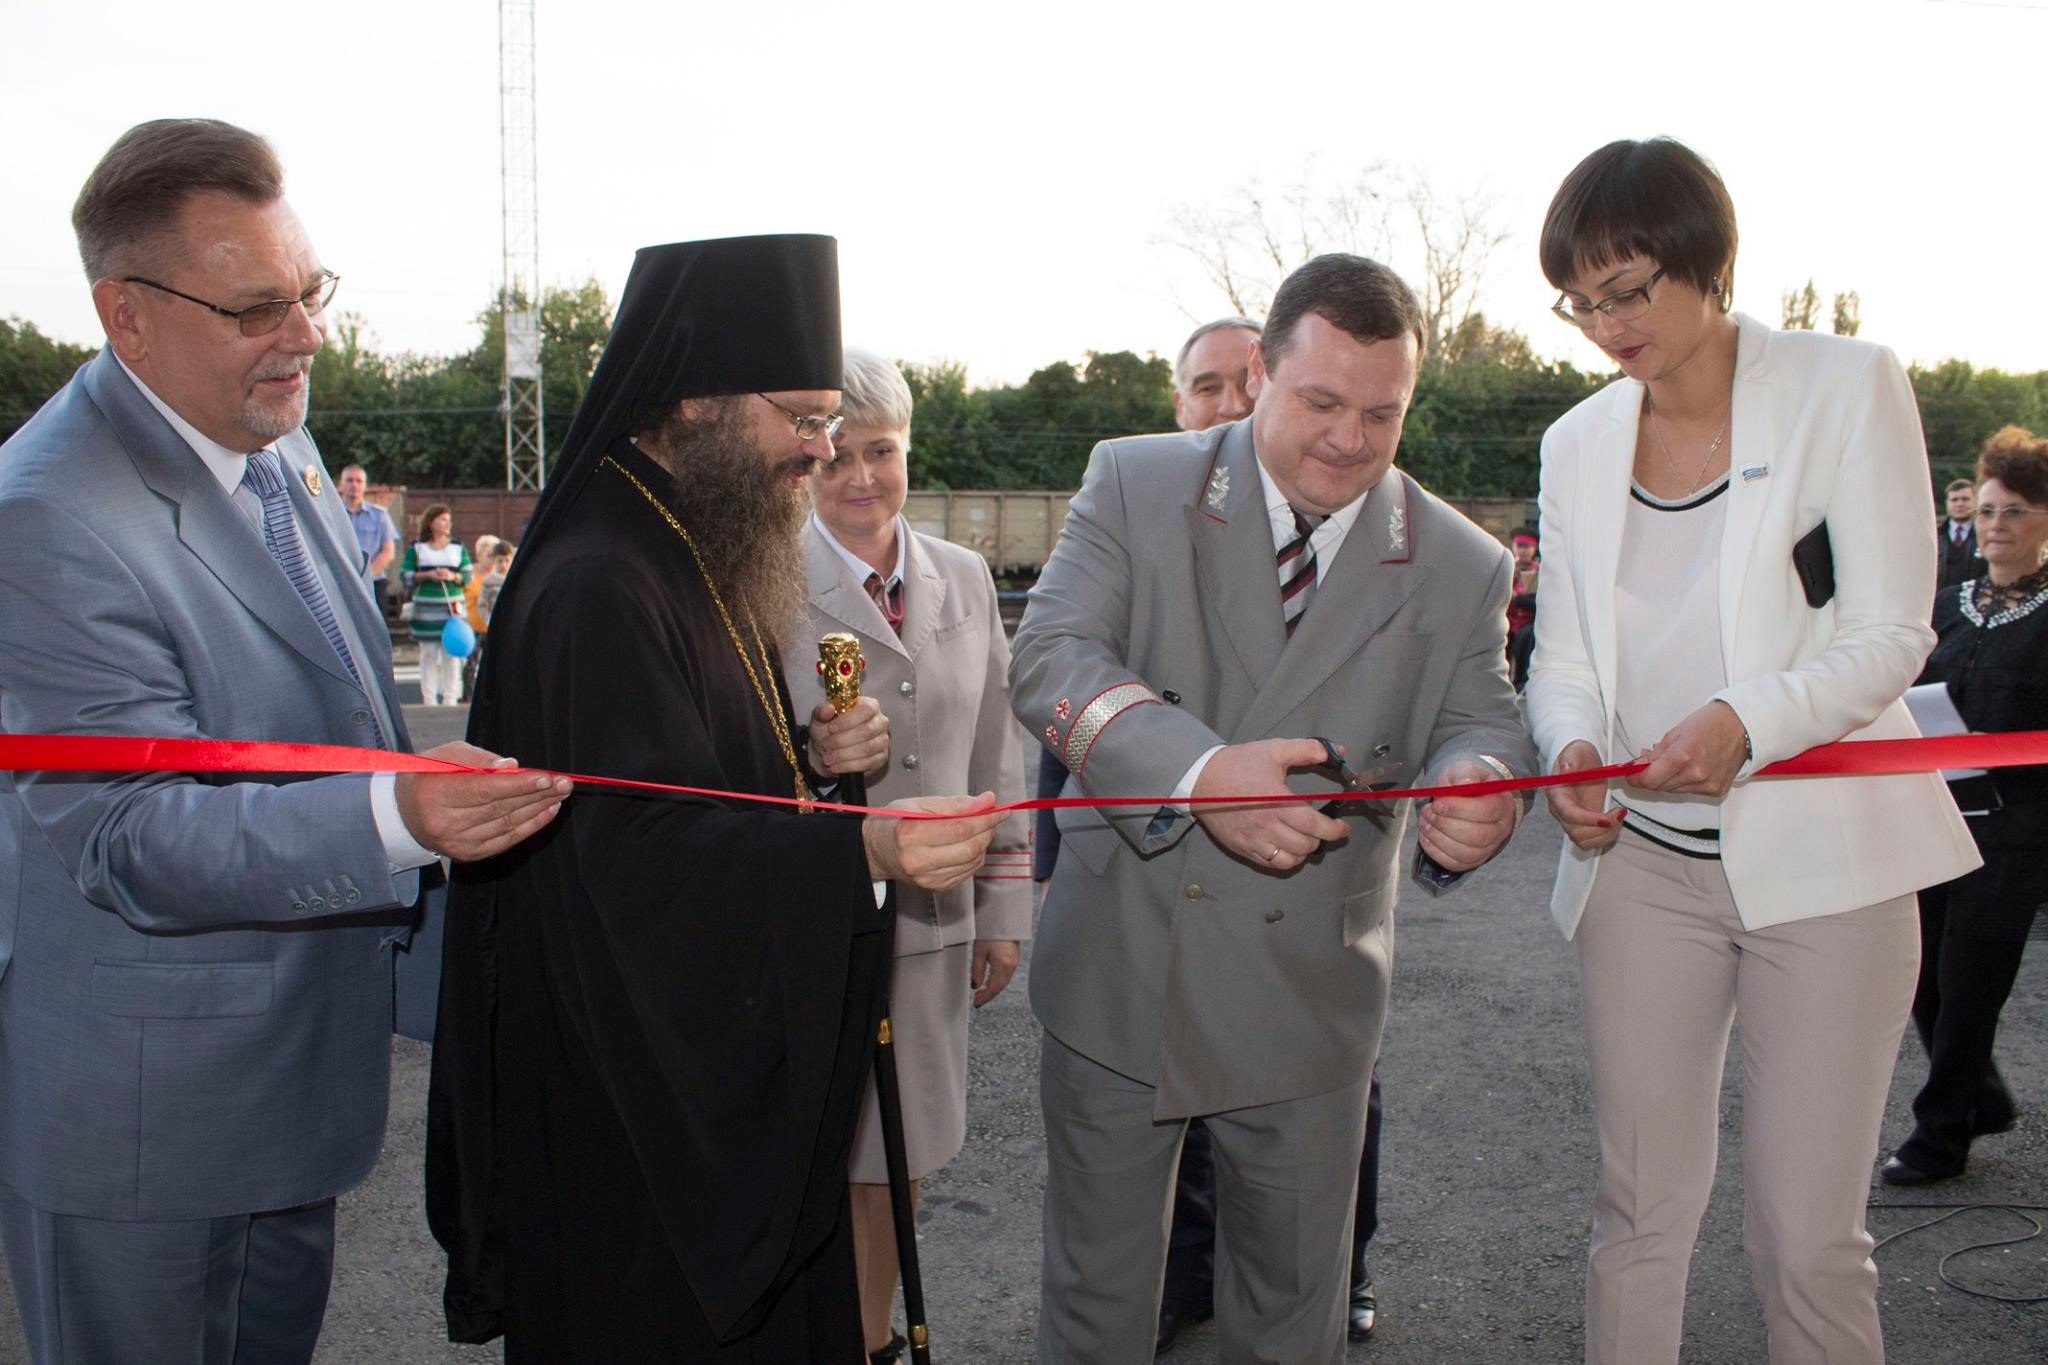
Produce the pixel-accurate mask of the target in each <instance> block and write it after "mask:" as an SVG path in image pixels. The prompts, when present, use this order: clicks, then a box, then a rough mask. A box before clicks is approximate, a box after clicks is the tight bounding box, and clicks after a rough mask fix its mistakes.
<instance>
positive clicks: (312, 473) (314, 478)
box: [305, 464, 320, 498]
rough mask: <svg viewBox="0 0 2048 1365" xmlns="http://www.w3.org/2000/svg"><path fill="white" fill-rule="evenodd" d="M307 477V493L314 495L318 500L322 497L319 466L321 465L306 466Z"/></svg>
mask: <svg viewBox="0 0 2048 1365" xmlns="http://www.w3.org/2000/svg"><path fill="white" fill-rule="evenodd" d="M305 477H306V491H307V492H308V493H311V494H312V495H313V496H314V497H316V498H317V497H319V496H320V466H319V465H316V464H309V465H307V466H306V475H305Z"/></svg>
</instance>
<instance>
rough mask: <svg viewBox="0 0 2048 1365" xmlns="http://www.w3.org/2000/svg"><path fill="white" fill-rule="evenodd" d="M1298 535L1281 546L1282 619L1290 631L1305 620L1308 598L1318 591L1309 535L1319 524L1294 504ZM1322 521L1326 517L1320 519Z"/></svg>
mask: <svg viewBox="0 0 2048 1365" xmlns="http://www.w3.org/2000/svg"><path fill="white" fill-rule="evenodd" d="M1288 510H1289V511H1292V512H1294V539H1292V540H1290V541H1288V542H1287V543H1286V544H1285V545H1282V546H1281V547H1280V553H1279V555H1278V563H1279V565H1280V619H1281V620H1282V621H1283V622H1284V623H1285V624H1286V626H1287V633H1288V635H1290V636H1292V635H1293V634H1294V628H1295V627H1296V626H1298V625H1300V624H1301V617H1302V614H1303V613H1304V612H1306V611H1307V610H1308V599H1309V598H1311V597H1314V596H1315V595H1316V551H1315V547H1314V546H1313V545H1311V544H1309V537H1310V536H1311V535H1313V534H1314V533H1315V527H1313V526H1311V525H1309V523H1308V518H1306V517H1304V516H1302V514H1301V513H1300V512H1299V511H1298V510H1296V509H1293V508H1289V509H1288ZM1316 520H1317V521H1318V522H1320V521H1321V520H1322V518H1320V517H1318V518H1317V519H1316Z"/></svg>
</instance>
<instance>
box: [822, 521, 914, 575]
mask: <svg viewBox="0 0 2048 1365" xmlns="http://www.w3.org/2000/svg"><path fill="white" fill-rule="evenodd" d="M811 525H812V526H815V527H816V528H817V530H818V534H819V535H821V536H823V537H824V538H825V543H826V544H827V545H830V546H831V547H832V552H833V553H834V554H836V555H838V556H839V558H840V561H841V562H842V563H844V564H845V565H846V567H847V568H848V569H849V570H850V571H851V572H852V574H853V581H854V582H856V583H858V584H860V585H861V587H862V588H866V587H867V582H868V575H869V574H871V573H875V572H877V570H876V568H875V566H874V565H872V564H870V563H868V562H867V561H866V560H865V559H862V558H861V557H860V556H859V555H857V554H855V553H854V552H853V551H851V550H849V549H847V548H846V547H845V546H844V545H841V544H840V543H839V537H838V536H835V535H833V534H832V528H831V527H829V526H827V525H826V524H825V519H824V518H823V517H821V516H819V515H818V514H817V513H816V512H813V513H811ZM909 545H910V528H909V527H908V526H906V525H904V524H903V514H902V513H900V512H899V513H897V514H896V567H895V568H893V569H891V570H890V571H889V572H888V573H887V574H884V575H883V577H882V587H883V588H885V589H887V588H893V587H895V586H896V585H897V584H898V583H901V582H902V581H903V566H904V557H905V552H906V550H907V549H908V547H909Z"/></svg>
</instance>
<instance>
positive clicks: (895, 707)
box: [782, 523, 1032, 957]
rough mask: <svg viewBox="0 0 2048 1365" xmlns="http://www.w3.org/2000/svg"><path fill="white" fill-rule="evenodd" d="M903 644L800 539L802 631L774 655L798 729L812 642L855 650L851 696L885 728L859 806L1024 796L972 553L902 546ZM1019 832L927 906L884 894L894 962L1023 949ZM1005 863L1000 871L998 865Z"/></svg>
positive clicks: (980, 572)
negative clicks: (880, 754) (829, 639)
mask: <svg viewBox="0 0 2048 1365" xmlns="http://www.w3.org/2000/svg"><path fill="white" fill-rule="evenodd" d="M903 559H904V564H903V579H904V582H903V630H902V633H901V634H900V635H899V634H898V633H897V632H896V631H893V630H891V629H889V622H888V621H887V620H886V619H885V618H884V617H883V615H882V611H881V608H879V607H877V606H876V605H875V601H874V599H873V598H872V597H870V596H868V592H867V587H866V585H865V580H860V581H856V579H855V578H854V575H853V571H852V569H851V568H849V567H848V566H847V564H846V561H845V560H843V559H841V558H840V557H839V555H838V554H837V553H836V552H835V551H834V550H833V549H832V547H831V546H830V545H829V544H827V543H826V541H825V538H824V537H823V536H821V535H819V534H818V532H817V527H816V526H815V525H812V524H810V523H806V524H805V527H804V567H805V572H806V574H807V576H808V578H809V584H810V586H809V590H808V599H807V601H806V604H805V608H804V614H803V618H802V619H801V620H800V621H799V622H798V624H797V627H796V629H795V631H794V632H793V633H792V634H791V636H790V638H789V639H787V640H785V641H784V642H783V645H782V671H783V674H784V675H785V677H786V678H787V679H788V681H789V692H790V700H791V702H792V703H793V705H794V706H795V708H796V711H797V714H798V715H799V716H804V717H808V716H809V715H810V714H811V712H812V711H814V710H816V709H817V707H818V703H820V702H822V701H824V700H825V689H824V685H823V683H821V682H820V681H819V678H818V670H817V663H818V637H819V636H820V635H823V634H826V633H827V632H829V631H835V630H844V631H851V632H852V633H853V634H855V635H857V636H859V637H860V643H861V654H862V656H863V657H864V658H866V660H867V672H866V675H865V676H864V678H863V680H862V687H861V691H862V692H863V693H864V694H866V695H868V696H872V697H873V698H875V700H876V701H877V702H878V703H880V705H881V708H882V714H883V715H885V716H887V717H888V718H889V766H888V768H887V769H885V770H884V771H882V772H880V773H877V774H871V775H870V776H869V777H868V800H869V801H870V802H872V803H874V804H877V805H882V804H886V803H888V802H890V801H897V800H901V799H902V798H904V797H908V796H958V795H962V794H965V795H969V796H971V795H973V794H975V793H977V792H983V791H993V792H994V793H995V794H996V797H997V799H998V800H1002V801H1015V800H1017V799H1019V798H1020V797H1021V796H1022V795H1023V792H1024V768H1023V759H1022V757H1021V751H1020V749H1019V746H1018V743H1017V726H1016V723H1015V722H1014V721H1012V720H1011V719H1010V683H1009V678H1008V673H1009V667H1010V645H1009V641H1007V640H1006V639H1004V638H1003V624H1002V620H1001V618H1000V617H999V616H998V615H997V611H996V585H995V580H994V579H993V578H991V577H990V576H989V571H988V565H987V563H986V562H985V561H983V559H982V558H981V556H980V555H977V554H975V553H974V552H973V551H972V550H966V549H962V548H961V547H960V546H958V545H953V544H950V543H948V542H946V541H943V540H934V539H933V538H932V537H930V536H926V535H920V534H918V533H917V532H915V531H913V532H911V533H910V539H909V543H908V544H907V545H906V546H905V547H904V556H903ZM1028 832H1029V825H1028V824H1027V822H1026V820H1025V817H1024V815H1023V814H1022V813H1016V814H1012V815H1011V816H1010V817H1009V818H1008V819H1006V820H1004V821H1003V823H1002V824H1000V825H998V826H997V827H996V834H995V838H994V840H993V841H992V842H991V843H990V845H989V852H990V861H989V864H988V866H987V867H985V868H984V869H983V875H980V876H978V877H976V878H975V879H974V880H972V881H969V882H965V883H962V884H961V885H959V886H956V887H954V888H953V889H952V890H951V891H947V892H944V893H942V894H940V895H937V896H934V895H933V894H932V893H931V892H929V891H921V890H919V889H918V888H917V887H914V886H911V885H909V884H908V883H905V882H898V883H897V885H896V955H897V956H898V957H905V956H908V955H910V954H912V953H929V952H935V951H937V950H938V949H940V948H945V947H950V946H952V945H953V944H956V943H966V942H970V941H972V940H974V939H977V938H991V939H1011V940H1022V939H1027V938H1029V937H1031V900H1032V897H1031V881H1030V875H1031V874H1030V871H1029V868H1028V867H1027V866H1025V865H1024V854H1025V852H1026V849H1027V847H1028V846H1027V843H1026V840H1027V838H1028ZM1006 854H1007V855H1009V856H1007V857H1005V856H1002V855H1006Z"/></svg>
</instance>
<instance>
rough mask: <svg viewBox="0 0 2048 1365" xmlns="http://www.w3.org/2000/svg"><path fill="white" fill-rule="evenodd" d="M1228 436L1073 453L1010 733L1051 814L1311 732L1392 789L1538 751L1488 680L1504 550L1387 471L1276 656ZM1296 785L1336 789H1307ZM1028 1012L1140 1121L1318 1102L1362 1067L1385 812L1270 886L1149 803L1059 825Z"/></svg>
mask: <svg viewBox="0 0 2048 1365" xmlns="http://www.w3.org/2000/svg"><path fill="white" fill-rule="evenodd" d="M1256 460H1257V456H1256V454H1255V453H1254V451H1253V448H1252V433H1251V424H1250V422H1249V421H1242V422H1237V423H1233V424H1231V425H1228V426H1222V427H1216V428H1212V429H1211V430H1209V431H1206V432H1201V433H1195V434H1180V435H1168V436H1141V437H1134V438H1130V439H1126V440H1117V441H1108V442H1105V443H1103V444H1102V445H1100V446H1097V447H1096V449H1095V454H1094V456H1093V458H1092V459H1091V460H1090V461H1089V466H1088V474H1087V478H1086V480H1085V482H1084V483H1083V485H1082V487H1081V491H1080V492H1079V493H1078V494H1076V495H1075V498H1074V501H1073V504H1072V507H1071V509H1070V510H1069V512H1068V514H1067V520H1066V526H1065V530H1064V532H1063V534H1062V535H1061V537H1060V541H1059V545H1058V547H1057V548H1056V549H1055V550H1054V551H1053V554H1052V558H1051V560H1050V561H1049V562H1048V563H1047V564H1046V566H1045V570H1044V572H1043V573H1042V574H1041V575H1040V576H1039V579H1038V584H1037V586H1036V587H1035V588H1034V589H1033V590H1032V594H1031V603H1030V606H1029V607H1028V608H1027V609H1026V610H1025V613H1024V620H1023V622H1022V623H1021V624H1020V625H1019V627H1018V629H1017V642H1016V657H1015V662H1014V663H1013V664H1012V665H1011V670H1010V684H1011V691H1012V694H1013V696H1014V699H1015V702H1016V707H1017V716H1018V718H1019V719H1020V720H1022V721H1023V722H1024V724H1025V725H1026V727H1027V728H1028V729H1029V730H1030V731H1031V733H1033V734H1035V735H1037V736H1039V737H1040V738H1041V739H1042V740H1043V741H1044V742H1045V743H1046V744H1047V745H1048V746H1049V747H1050V748H1052V749H1053V750H1054V751H1055V752H1057V753H1059V754H1060V755H1061V756H1062V757H1063V758H1064V759H1065V760H1066V763H1067V767H1068V770H1069V771H1070V772H1071V773H1072V774H1073V777H1072V778H1071V779H1070V780H1069V782H1068V784H1067V791H1068V793H1069V794H1074V793H1076V792H1077V791H1078V792H1085V793H1087V794H1088V795H1090V796H1164V795H1169V794H1171V793H1172V792H1173V790H1174V787H1175V785H1176V784H1177V783H1178V782H1179V781H1180V780H1181V778H1182V776H1183V774H1185V773H1186V772H1187V771H1188V769H1189V768H1190V767H1191V766H1192V765H1193V764H1194V762H1195V761H1196V759H1197V758H1199V757H1200V756H1201V755H1202V753H1203V752H1204V751H1206V750H1207V749H1209V748H1210V747H1212V746H1214V745H1218V744H1232V743H1239V742H1247V741H1251V740H1260V739H1277V738H1298V737H1301V736H1308V735H1320V736H1324V737H1326V738H1329V739H1332V740H1335V741H1337V742H1338V743H1340V744H1344V745H1345V746H1347V749H1348V752H1349V754H1350V756H1351V761H1352V764H1353V766H1355V767H1357V768H1359V769H1365V768H1368V767H1370V766H1373V765H1376V764H1380V763H1386V762H1400V763H1402V764H1404V765H1405V767H1404V768H1403V770H1402V772H1401V776H1402V777H1403V778H1404V779H1407V780H1408V781H1410V782H1413V781H1414V780H1415V779H1416V778H1417V777H1419V776H1421V775H1423V774H1426V773H1433V772H1438V771H1441V770H1442V769H1443V768H1444V767H1445V766H1446V765H1447V764H1448V763H1450V762H1451V761H1452V760H1453V759H1455V758H1458V757H1461V756H1464V755H1467V754H1482V753H1483V754H1488V755H1491V756H1493V757H1495V758H1497V759H1499V760H1501V761H1503V762H1505V763H1507V764H1508V765H1509V766H1510V767H1512V768H1514V769H1515V770H1516V771H1518V772H1527V771H1529V770H1530V767H1531V765H1532V764H1533V762H1534V759H1535V755H1534V752H1533V751H1532V750H1531V748H1530V746H1529V740H1528V736H1527V734H1526V733H1525V732H1524V731H1523V728H1522V722H1521V718H1520V716H1519V714H1518V713H1517V711H1516V708H1515V697H1514V692H1513V690H1512V689H1511V688H1510V687H1509V685H1508V677H1507V669H1506V655H1505V645H1506V634H1507V616H1506V611H1507V600H1508V570H1509V560H1508V554H1507V551H1506V550H1504V549H1502V548H1501V545H1500V543H1499V542H1498V541H1496V540H1494V539H1493V538H1492V537H1491V536H1489V535H1487V534H1486V533H1485V532H1484V531H1482V530H1480V529H1479V528H1478V527H1476V526H1474V525H1473V524H1472V523H1471V522H1469V521H1467V520H1466V519H1465V518H1464V517H1462V516H1460V515H1459V514H1458V513H1457V512H1456V511H1454V510H1453V509H1451V508H1450V507H1448V506H1446V505H1445V504H1444V503H1442V502H1440V501H1438V500H1437V499H1436V498H1433V497H1431V496H1430V495H1429V494H1428V493H1426V492H1424V491H1423V489H1422V488H1421V486H1420V485H1418V484H1417V483H1415V482H1414V480H1412V479H1410V478H1408V477H1407V476H1406V475H1404V474H1402V473H1401V472H1400V471H1398V470H1396V471H1393V472H1391V473H1389V474H1388V475H1387V476H1386V477H1385V478H1383V479H1382V480H1381V481H1380V483H1379V485H1378V486H1377V487H1376V488H1374V489H1373V490H1372V492H1371V493H1370V494H1369V495H1368V496H1367V497H1366V500H1365V503H1364V506H1363V507H1362V508H1361V509H1360V511H1359V516H1358V520H1357V522H1356V523H1355V524H1354V525H1353V526H1352V528H1351V531H1350V532H1349V534H1348V535H1347V536H1346V537H1345V539H1344V542H1343V544H1342V546H1340V547H1339V549H1338V551H1337V553H1336V555H1335V557H1334V558H1333V559H1332V560H1331V562H1330V563H1329V565H1328V566H1327V568H1326V569H1325V570H1324V575H1323V578H1322V581H1321V583H1320V585H1319V586H1318V588H1317V590H1316V595H1315V598H1314V600H1313V601H1312V602H1311V603H1310V605H1309V608H1308V614H1307V615H1306V616H1305V617H1304V618H1303V619H1302V623H1301V625H1300V627H1299V628H1298V629H1297V630H1296V632H1295V634H1294V636H1293V637H1292V638H1291V639H1290V638H1288V636H1287V634H1286V632H1285V631H1284V630H1283V628H1282V626H1281V617H1280V583H1279V578H1278V575H1277V573H1276V572H1275V568H1274V562H1273V536H1272V530H1271V524H1270V522H1269V521H1268V519H1267V515H1266V507H1265V498H1264V494H1263V491H1262V490H1261V487H1260V484H1259V475H1258V469H1257V467H1256V463H1255V462H1256ZM1295 785H1296V787H1297V789H1299V790H1303V791H1314V790H1324V791H1327V790H1331V789H1332V783H1331V782H1329V781H1327V780H1325V779H1323V778H1322V777H1320V776H1318V775H1315V774H1308V773H1304V774H1301V775H1299V776H1298V777H1297V778H1296V780H1295ZM1059 823H1060V836H1061V844H1060V858H1059V862H1058V864H1057V865H1056V866H1055V868H1054V870H1053V877H1052V883H1051V886H1050V887H1049V888H1048V890H1047V893H1046V900H1045V906H1044V909H1043V912H1042V914H1041V916H1040V920H1039V927H1038V941H1037V945H1036V947H1035V948H1034V949H1033V953H1032V961H1031V1002H1032V1007H1033V1009H1034V1010H1035V1011H1036V1012H1037V1015H1038V1018H1039V1021H1040V1022H1041V1023H1043V1024H1044V1025H1045V1027H1046V1029H1047V1031H1049V1032H1050V1033H1052V1034H1053V1035H1054V1036H1055V1037H1057V1038H1058V1039H1059V1040H1060V1041H1061V1042H1062V1043H1065V1044H1066V1045H1067V1046H1068V1047H1071V1048H1073V1049H1074V1050H1075V1051H1077V1052H1080V1053H1081V1054H1082V1055H1084V1056H1086V1057H1089V1058H1091V1059H1093V1060H1094V1061H1096V1062H1098V1063H1100V1064H1101V1065H1103V1066H1106V1067H1109V1068H1110V1069H1111V1070H1114V1071H1118V1072H1121V1073H1123V1074H1124V1075H1127V1076H1131V1077H1133V1078H1135V1079H1138V1080H1140V1081H1143V1082H1145V1083H1147V1084H1151V1085H1156V1086H1157V1087H1158V1097H1157V1100H1156V1101H1155V1113H1157V1115H1158V1116H1159V1117H1160V1118H1177V1117H1182V1116H1186V1115H1190V1114H1208V1113H1215V1112H1218V1111H1221V1110H1225V1109H1235V1108H1239V1107H1242V1106H1246V1105H1253V1104H1269V1103H1274V1102H1278V1101H1282V1100H1289V1099H1298V1098H1301V1097H1304V1096H1308V1095H1317V1094H1323V1093H1325V1092H1327V1091H1331V1090H1335V1089H1338V1088H1339V1087H1342V1086H1346V1085H1350V1084H1353V1083H1355V1082H1357V1081H1360V1080H1362V1079H1364V1077H1365V1076H1366V1075H1367V1073H1368V1072H1369V1071H1370V1070H1371V1067H1372V1063H1373V1058H1374V1057H1375V1055H1376V1054H1377V1053H1378V1050H1379V1037H1380V1025H1381V1023H1382V1021H1383V1019H1384V1018H1385V1014H1386V1002H1387V980H1388V973H1389V970H1390V968H1391V955H1392V947H1393V932H1392V924H1391V922H1390V920H1389V918H1388V917H1389V915H1390V913H1391V911H1392V908H1393V904H1394V899H1395V894H1396V891H1397V888H1398V884H1399V880H1400V879H1399V874H1398V871H1397V866H1396V865H1397V862H1398V860H1399V857H1400V852H1401V836H1402V833H1403V831H1404V829H1405V827H1406V824H1407V811H1406V810H1405V809H1404V808H1403V809H1393V810H1388V811H1387V812H1386V814H1385V818H1384V819H1382V820H1375V819H1371V818H1368V817H1366V816H1364V815H1358V816H1353V817H1351V818H1350V819H1349V824H1350V825H1351V829H1352V833H1351V837H1350V838H1349V839H1347V840H1346V841H1344V842H1343V843H1341V844H1335V845H1331V846H1329V847H1327V848H1326V849H1325V850H1324V851H1323V852H1321V853H1319V854H1318V855H1317V856H1316V857H1314V858H1313V859H1311V860H1310V861H1309V862H1308V863H1307V864H1305V865H1303V866H1301V867H1299V868H1296V869H1294V870H1293V871H1292V872H1290V873H1288V874H1286V875H1284V876H1281V875H1275V874H1274V873H1272V872H1271V871H1269V870H1267V869H1265V868H1263V867H1254V866H1252V865H1251V864H1249V863H1245V862H1242V861H1240V860H1238V859H1237V858H1235V857H1233V856H1231V855H1230V854H1228V853H1226V852H1225V851H1224V850H1223V849H1222V848H1221V847H1220V846H1219V845H1217V844H1215V843H1214V842H1212V841H1211V840H1210V838H1209V836H1208V834H1207V833H1206V832H1205V831H1203V830H1202V828H1201V827H1200V825H1199V824H1198V823H1197V822H1196V821H1194V820H1193V819H1192V818H1190V817H1186V816H1179V817H1175V816H1172V815H1170V814H1162V812H1161V811H1160V810H1159V808H1158V807H1156V806H1154V807H1148V808H1143V809H1135V810H1133V809H1123V810H1119V811H1114V812H1106V811H1104V810H1100V809H1067V810H1062V811H1061V812H1060V822H1059Z"/></svg>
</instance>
